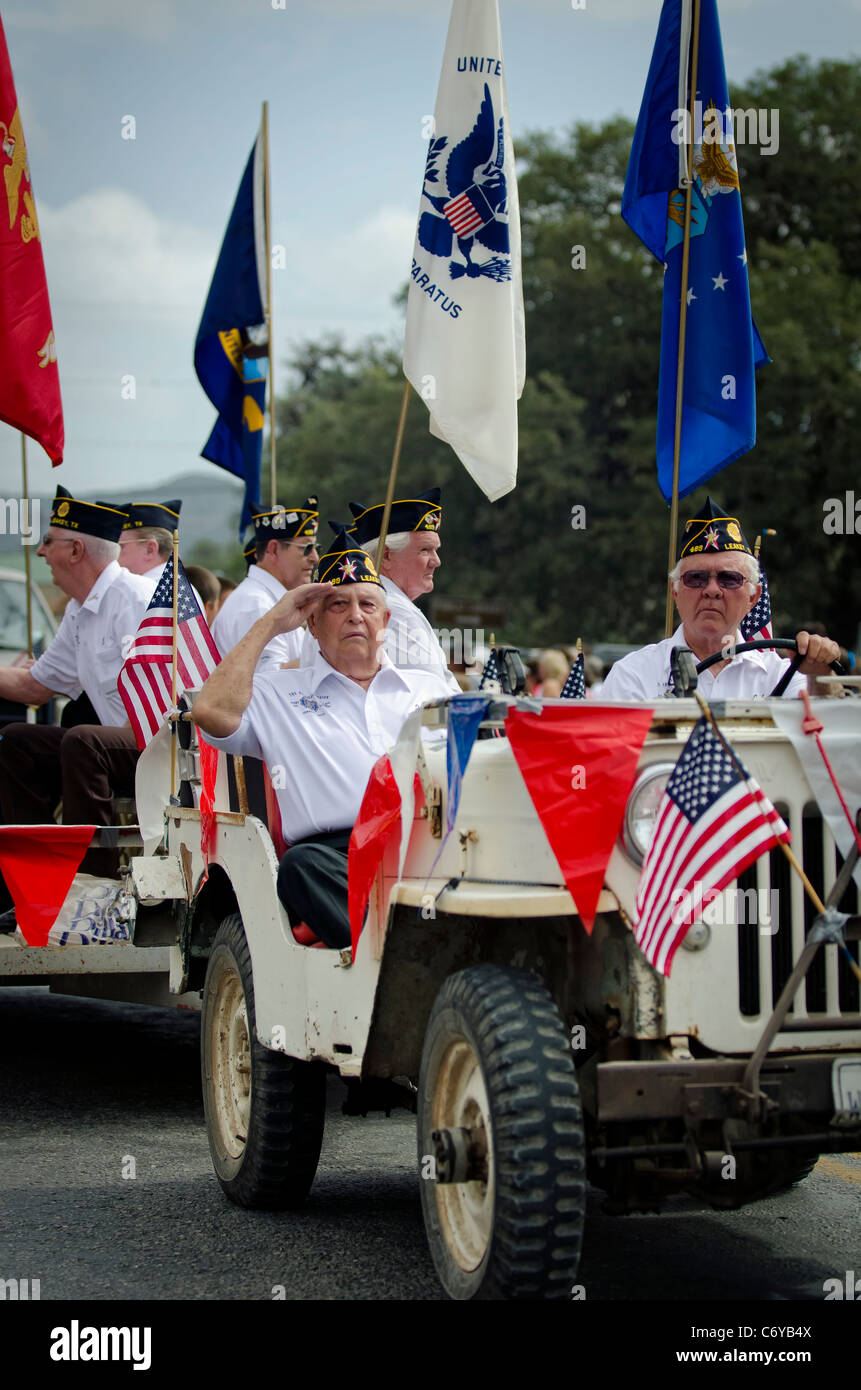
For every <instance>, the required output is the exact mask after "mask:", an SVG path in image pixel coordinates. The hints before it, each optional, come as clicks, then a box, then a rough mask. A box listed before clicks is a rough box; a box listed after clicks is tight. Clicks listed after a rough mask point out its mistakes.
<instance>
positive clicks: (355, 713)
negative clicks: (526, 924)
mask: <svg viewBox="0 0 861 1390" xmlns="http://www.w3.org/2000/svg"><path fill="white" fill-rule="evenodd" d="M317 581H318V582H316V583H313V584H301V585H299V586H298V587H297V588H295V589H291V590H290V591H289V592H288V593H286V594H285V595H284V597H283V598H282V599H281V600H280V601H279V602H278V603H277V604H276V605H275V606H274V608H272V609H270V611H269V612H268V613H266V614H265V615H264V616H263V617H262V618H259V619H258V621H257V622H256V623H255V624H254V626H253V627H252V628H251V629H250V631H249V632H248V634H247V635H246V636H245V637H243V639H242V640H241V642H239V643H238V645H237V646H235V647H234V648H233V649H232V650H231V651H230V652H228V654H227V656H226V657H225V658H224V660H223V661H222V662H221V665H220V666H218V667H217V668H216V670H215V671H214V672H213V673H212V675H211V676H210V677H209V680H208V681H207V682H206V684H205V685H204V687H203V689H202V690H201V692H200V694H199V695H198V697H197V699H196V700H195V703H194V720H195V722H196V723H197V724H198V725H199V726H200V728H201V729H202V730H203V732H204V733H205V734H206V737H207V741H208V742H209V743H211V744H213V745H214V746H215V747H216V748H221V749H224V750H225V751H226V752H228V753H245V754H249V755H250V756H252V757H257V758H263V759H264V761H265V762H266V763H267V764H268V766H269V768H270V770H271V769H272V768H273V767H275V766H279V767H282V768H284V770H285V776H284V777H281V778H279V779H278V781H279V782H280V783H282V784H285V783H286V785H283V786H282V787H281V788H279V790H278V791H277V796H278V804H279V808H280V811H281V824H282V829H283V832H284V837H285V839H286V840H287V841H288V843H289V844H290V846H291V848H290V849H289V850H288V851H287V853H286V854H285V855H284V857H283V859H282V860H281V864H280V866H279V869H278V896H279V898H280V899H281V902H282V903H283V904H284V906H285V908H286V909H287V912H288V914H289V916H290V920H291V922H292V923H293V924H294V925H295V924H296V923H298V922H307V924H308V925H309V926H310V927H311V928H312V929H313V931H315V932H316V934H317V935H318V936H319V937H320V939H321V940H322V941H325V943H326V945H327V946H333V947H339V946H347V945H349V942H350V922H349V915H348V911H347V849H348V846H349V842H350V831H351V829H352V827H353V823H354V821H355V819H356V817H357V815H358V813H359V807H360V805H361V802H362V796H363V794H364V791H365V786H366V784H367V781H368V777H369V776H370V772H371V769H372V767H373V766H374V763H375V762H376V761H377V759H378V758H379V757H380V756H381V754H383V753H385V752H387V751H388V750H389V749H390V748H391V747H392V746H393V745H394V743H395V742H396V741H397V737H398V734H399V733H400V730H401V726H402V724H403V722H404V720H405V719H406V718H407V716H408V715H409V714H410V713H411V712H412V711H413V710H414V709H416V708H417V707H418V706H419V705H422V704H424V703H425V702H426V701H428V700H434V699H439V698H441V697H444V696H445V695H447V694H448V693H449V691H448V686H447V684H446V681H445V679H444V677H443V676H442V675H440V674H437V673H436V672H434V671H430V670H405V669H399V668H397V667H396V666H393V665H392V663H391V661H390V660H389V658H388V656H387V655H386V653H385V651H384V650H383V648H382V646H381V645H380V637H381V636H382V634H383V632H384V630H385V626H386V622H387V621H388V617H389V612H388V607H387V603H386V594H385V590H384V589H383V587H382V585H381V583H380V580H379V576H378V575H377V572H376V569H375V567H374V565H373V562H372V561H371V560H370V559H369V557H368V556H367V555H366V554H365V552H364V551H363V550H362V549H361V548H360V547H358V546H356V545H354V544H353V542H352V541H351V538H350V537H349V536H348V535H347V534H346V532H345V531H341V532H340V533H339V535H338V536H337V537H336V539H335V540H334V541H333V543H332V545H331V547H330V549H329V550H328V551H327V553H326V554H325V555H323V556H322V557H321V559H320V562H319V564H318V566H317ZM305 621H307V623H308V629H309V631H310V632H312V633H313V635H314V636H315V638H316V639H317V642H318V643H319V650H318V652H317V654H316V656H315V658H314V661H313V663H312V664H311V665H310V666H305V667H301V668H278V667H272V666H270V667H268V668H266V669H265V670H262V671H261V670H260V668H259V667H258V665H257V663H258V659H259V657H260V653H261V652H262V651H263V649H264V647H265V646H266V645H267V643H269V642H271V641H272V639H273V637H277V636H278V635H280V634H281V633H285V632H292V631H294V630H295V629H297V628H298V627H300V626H301V624H302V623H303V622H305ZM255 668H257V669H256V670H255Z"/></svg>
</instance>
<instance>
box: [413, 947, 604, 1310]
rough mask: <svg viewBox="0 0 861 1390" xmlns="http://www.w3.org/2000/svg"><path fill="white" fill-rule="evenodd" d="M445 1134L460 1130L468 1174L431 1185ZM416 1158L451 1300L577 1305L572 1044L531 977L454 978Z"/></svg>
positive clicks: (581, 1163) (579, 1174)
mask: <svg viewBox="0 0 861 1390" xmlns="http://www.w3.org/2000/svg"><path fill="white" fill-rule="evenodd" d="M441 1132H442V1138H443V1139H444V1137H445V1135H446V1134H454V1135H462V1136H464V1142H465V1143H466V1144H467V1145H468V1150H469V1153H470V1155H471V1159H470V1166H469V1167H468V1169H467V1171H469V1172H470V1173H471V1174H472V1176H471V1177H470V1179H469V1180H467V1181H462V1182H443V1183H440V1182H438V1181H437V1180H436V1177H437V1174H438V1173H439V1171H440V1169H439V1168H438V1167H437V1162H438V1159H437V1157H435V1155H437V1156H438V1155H439V1154H440V1153H441V1152H442V1149H441V1147H440V1145H441ZM418 1158H419V1171H420V1173H421V1175H422V1176H421V1200H422V1208H423V1214H424V1221H425V1229H426V1232H427V1238H428V1243H429V1245H430V1250H431V1255H432V1257H433V1261H434V1264H435V1266H436V1270H437V1273H438V1275H439V1277H440V1280H441V1282H442V1284H443V1287H444V1288H445V1290H446V1292H447V1293H448V1294H449V1295H450V1296H451V1297H452V1298H456V1299H468V1298H480V1299H562V1298H567V1299H570V1298H571V1297H572V1285H573V1283H574V1280H575V1279H576V1275H577V1268H578V1264H579V1260H580V1247H581V1241H582V1232H583V1219H584V1213H585V1188H586V1177H585V1174H586V1161H585V1145H584V1137H583V1118H582V1112H581V1108H580V1096H579V1091H578V1087H577V1078H576V1075H575V1069H574V1063H573V1059H572V1055H571V1049H570V1046H569V1044H568V1037H567V1035H566V1032H565V1028H564V1025H563V1023H562V1019H561V1018H560V1016H559V1013H558V1011H557V1009H556V1006H555V1004H554V1003H553V1000H552V999H551V997H550V995H549V993H548V991H547V990H546V989H545V987H544V985H543V984H542V983H541V982H540V980H539V979H538V978H537V977H536V976H534V975H531V974H527V973H526V972H525V971H522V970H514V969H510V968H508V967H504V966H497V965H478V966H473V967H470V968H468V969H466V970H461V971H458V972H457V973H456V974H454V975H452V976H450V977H449V979H448V980H446V982H445V984H444V985H443V987H442V989H441V990H440V993H439V995H438V996H437V999H436V1002H435V1004H434V1006H433V1009H432V1011H431V1015H430V1019H429V1021H428V1027H427V1032H426V1035H425V1041H424V1049H423V1054H422V1061H421V1073H420V1078H419V1094H418ZM453 1171H461V1170H460V1169H457V1170H453Z"/></svg>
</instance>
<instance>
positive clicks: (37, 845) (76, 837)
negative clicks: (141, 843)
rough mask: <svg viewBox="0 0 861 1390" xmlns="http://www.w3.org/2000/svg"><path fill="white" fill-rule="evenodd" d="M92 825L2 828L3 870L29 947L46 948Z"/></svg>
mask: <svg viewBox="0 0 861 1390" xmlns="http://www.w3.org/2000/svg"><path fill="white" fill-rule="evenodd" d="M95 828H96V827H95V826H94V825H3V826H0V869H2V871H3V877H4V879H5V880H6V886H7V888H8V889H9V892H10V893H11V894H12V899H13V901H14V903H15V920H16V921H17V923H18V926H19V927H20V928H21V930H22V932H23V933H24V936H25V937H26V938H27V943H28V945H30V946H45V945H46V944H47V941H48V933H49V931H50V930H51V928H52V927H53V925H54V923H55V922H56V920H57V914H58V913H59V911H60V908H61V907H62V906H63V903H64V902H65V901H66V894H67V893H68V891H69V889H70V887H71V886H72V879H73V878H74V877H75V874H76V873H77V872H78V867H79V865H80V863H81V860H82V859H83V857H84V855H85V853H86V851H87V850H88V849H89V846H90V841H91V840H92V838H93V831H94V830H95Z"/></svg>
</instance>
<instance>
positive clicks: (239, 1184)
mask: <svg viewBox="0 0 861 1390" xmlns="http://www.w3.org/2000/svg"><path fill="white" fill-rule="evenodd" d="M201 1072H202V1081H203V1108H204V1113H205V1115H206V1129H207V1134H208V1137H209V1151H210V1154H211V1155H212V1164H213V1167H214V1168H215V1172H216V1176H217V1178H218V1181H219V1182H220V1183H221V1186H222V1188H223V1189H224V1191H225V1193H226V1194H227V1196H228V1197H229V1198H230V1200H231V1201H232V1202H236V1203H237V1205H238V1206H242V1207H262V1208H266V1209H269V1210H278V1209H280V1208H283V1207H291V1206H296V1205H297V1204H298V1203H299V1202H301V1201H302V1200H303V1199H304V1198H305V1197H306V1196H307V1195H308V1192H309V1190H310V1187H311V1184H312V1182H313V1181H314V1174H315V1173H316V1171H317V1163H318V1161H319V1158H320V1146H321V1144H322V1141H323V1123H324V1118H325V1110H326V1073H325V1069H324V1067H323V1066H322V1065H320V1064H319V1063H314V1062H305V1061H301V1060H297V1059H296V1058H294V1057H286V1056H285V1055H284V1054H283V1053H281V1052H273V1051H271V1050H270V1049H269V1048H268V1047H264V1046H263V1045H262V1043H260V1042H259V1041H258V1039H257V1030H256V1024H255V1014H254V982H253V977H252V970H251V955H250V952H249V950H248V942H247V940H246V937H245V932H244V930H243V926H242V918H241V917H240V916H239V914H238V913H234V914H233V915H232V916H230V917H226V918H225V920H224V921H223V922H222V924H221V926H220V927H219V929H218V932H217V933H216V937H215V941H214V943H213V947H212V954H211V955H210V958H209V965H208V968H207V971H206V984H205V986H204V990H203V1004H202V1019H201Z"/></svg>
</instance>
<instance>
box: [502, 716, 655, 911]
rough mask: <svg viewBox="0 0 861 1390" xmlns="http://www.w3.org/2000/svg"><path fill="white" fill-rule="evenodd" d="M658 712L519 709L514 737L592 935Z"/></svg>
mask: <svg viewBox="0 0 861 1390" xmlns="http://www.w3.org/2000/svg"><path fill="white" fill-rule="evenodd" d="M651 722H652V710H651V709H623V708H621V707H615V706H610V705H584V704H576V705H574V706H573V707H572V708H570V709H561V708H559V707H558V706H557V707H555V708H554V707H549V708H546V709H544V710H543V711H542V713H541V714H524V713H522V712H520V711H518V710H512V711H511V712H510V714H509V715H508V719H507V720H506V724H505V727H506V731H507V733H508V738H509V742H510V743H511V747H512V751H513V753H514V756H515V758H516V759H517V765H518V767H519V768H520V771H521V773H522V774H523V780H524V782H525V783H526V786H527V789H528V791H529V795H530V796H531V797H532V801H533V804H534V806H535V809H536V811H537V812H538V817H539V820H540V821H541V824H542V826H543V828H544V833H545V834H546V836H547V839H548V840H549V842H550V848H551V849H552V850H553V853H554V854H555V855H556V859H557V862H558V864H559V867H560V869H561V870H562V873H563V876H564V878H565V884H566V887H567V888H568V892H569V893H570V894H571V896H572V898H573V899H574V902H575V904H576V906H577V911H578V913H579V915H580V919H581V921H582V922H583V925H584V927H585V928H586V930H587V931H588V932H591V931H592V928H593V926H594V925H595V913H596V912H597V910H598V898H599V896H600V893H601V889H602V887H603V885H604V874H605V872H606V869H607V863H608V861H609V858H610V855H611V854H612V852H613V846H614V844H615V843H616V839H617V836H618V834H619V831H620V830H621V828H622V818H623V816H624V814H625V804H626V802H627V800H628V796H629V794H630V791H631V787H632V786H633V785H634V778H635V777H636V775H637V763H638V762H639V759H640V750H641V748H642V746H643V742H644V740H645V737H646V734H647V733H648V731H649V726H650V724H651Z"/></svg>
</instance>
